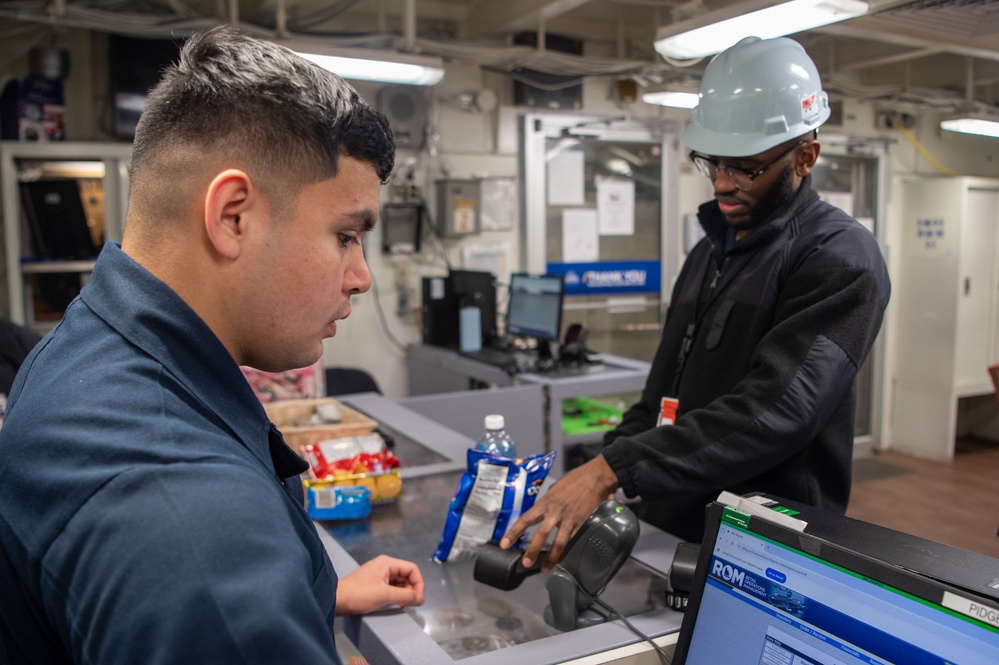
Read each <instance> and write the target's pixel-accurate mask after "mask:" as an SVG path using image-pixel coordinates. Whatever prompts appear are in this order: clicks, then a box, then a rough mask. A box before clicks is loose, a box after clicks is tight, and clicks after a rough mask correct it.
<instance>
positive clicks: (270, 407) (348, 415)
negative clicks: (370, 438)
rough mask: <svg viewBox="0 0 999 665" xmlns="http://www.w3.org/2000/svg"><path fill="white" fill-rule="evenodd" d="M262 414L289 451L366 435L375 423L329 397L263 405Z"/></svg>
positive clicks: (371, 430) (372, 429)
mask: <svg viewBox="0 0 999 665" xmlns="http://www.w3.org/2000/svg"><path fill="white" fill-rule="evenodd" d="M264 411H266V412H267V417H268V418H270V420H271V422H273V423H274V424H275V425H276V426H277V428H278V429H279V430H281V434H282V435H283V436H284V441H285V443H287V444H288V445H289V446H291V448H292V449H295V450H297V449H299V448H301V447H302V446H304V445H306V444H309V443H318V442H319V441H325V440H328V439H338V438H342V437H348V436H359V435H364V434H370V433H371V432H373V431H374V430H375V428H376V427H378V423H377V422H375V421H374V420H372V419H371V418H368V417H367V416H365V415H364V414H363V413H360V412H358V411H355V410H354V409H351V408H350V407H349V406H347V405H345V404H342V403H340V402H338V401H337V400H335V399H333V398H331V397H324V398H319V399H290V400H282V401H278V402H272V403H269V404H264Z"/></svg>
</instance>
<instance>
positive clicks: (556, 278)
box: [506, 273, 563, 341]
mask: <svg viewBox="0 0 999 665" xmlns="http://www.w3.org/2000/svg"><path fill="white" fill-rule="evenodd" d="M562 297H563V285H562V276H561V275H527V274H523V273H516V274H514V275H511V276H510V299H509V301H508V303H507V317H506V332H507V333H508V334H510V335H518V336H521V337H533V338H536V339H540V340H548V341H557V340H558V338H559V332H560V326H561V324H562Z"/></svg>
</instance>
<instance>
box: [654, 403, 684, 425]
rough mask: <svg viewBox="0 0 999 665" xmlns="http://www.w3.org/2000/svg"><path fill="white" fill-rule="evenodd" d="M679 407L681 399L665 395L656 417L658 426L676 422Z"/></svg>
mask: <svg viewBox="0 0 999 665" xmlns="http://www.w3.org/2000/svg"><path fill="white" fill-rule="evenodd" d="M678 408H680V400H678V399H676V398H675V397H663V398H662V399H661V400H660V401H659V416H658V417H657V418H656V427H662V426H664V425H673V424H675V423H676V410H677V409H678Z"/></svg>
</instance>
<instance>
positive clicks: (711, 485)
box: [504, 37, 890, 567]
mask: <svg viewBox="0 0 999 665" xmlns="http://www.w3.org/2000/svg"><path fill="white" fill-rule="evenodd" d="M829 114H830V110H829V99H828V97H827V95H826V93H825V92H824V91H823V90H822V86H821V82H820V80H819V75H818V71H817V70H816V68H815V65H814V63H812V61H811V59H809V57H808V55H807V54H806V53H805V50H804V49H803V48H802V47H801V46H800V45H799V44H798V43H797V42H794V41H792V40H790V39H786V38H778V39H771V40H761V39H758V38H756V37H749V38H746V39H744V40H742V41H741V42H739V43H738V44H736V45H735V46H733V47H731V48H729V49H728V50H727V51H725V52H723V53H721V54H719V55H718V56H716V57H715V58H714V59H713V60H712V61H711V63H710V64H709V65H708V67H707V69H706V70H705V72H704V77H703V79H702V81H701V90H700V98H699V105H698V106H697V108H695V109H694V111H693V116H692V120H691V123H690V125H689V126H688V127H687V130H686V131H685V133H684V135H683V141H684V144H685V145H686V147H687V148H688V149H689V150H690V159H691V161H692V162H693V163H694V165H695V166H696V168H697V170H698V171H699V172H700V173H701V174H703V175H704V176H706V177H707V178H709V179H710V180H711V182H712V184H713V187H714V193H715V198H714V199H713V200H711V201H709V202H707V203H705V204H703V205H702V206H701V207H700V210H699V211H698V217H699V219H700V223H701V225H702V226H703V227H704V231H705V233H706V237H705V238H704V239H703V240H702V241H701V242H700V243H698V244H697V246H696V247H694V249H693V250H692V251H691V253H690V255H689V257H688V258H687V261H686V263H685V264H684V266H683V269H682V270H681V272H680V275H679V278H678V280H677V282H676V286H675V288H674V289H673V293H672V298H671V300H670V308H669V313H668V315H667V318H666V323H665V326H664V330H663V336H662V341H661V342H660V345H659V349H658V351H657V353H656V356H655V359H654V361H653V363H652V369H651V371H650V373H649V378H648V380H647V382H646V385H645V390H644V391H643V393H642V398H641V400H640V401H639V402H638V403H637V404H635V405H634V406H633V407H631V409H630V410H629V411H628V412H627V413H626V414H625V416H624V418H623V421H622V422H621V424H620V425H619V426H618V427H617V428H616V429H615V430H613V431H612V432H609V433H608V434H607V436H606V437H605V439H604V443H605V447H604V449H603V451H602V453H601V454H600V455H599V456H597V457H596V458H595V459H593V460H591V461H589V462H587V463H586V464H584V465H582V466H581V467H578V468H577V469H574V470H572V471H571V472H569V473H568V474H566V476H565V477H563V478H562V479H561V480H559V481H558V482H557V483H555V484H554V485H553V486H552V487H551V489H549V490H548V491H547V492H546V493H545V494H544V495H542V496H541V497H540V498H539V500H538V502H537V503H536V504H535V506H534V507H533V508H532V509H531V510H529V511H527V512H526V513H525V514H524V515H523V516H522V517H521V519H520V520H519V521H518V522H517V523H516V524H515V525H514V526H513V527H512V528H511V529H510V531H509V532H508V533H507V537H506V538H504V541H506V542H505V543H504V544H508V543H509V542H513V541H515V540H516V538H517V536H519V535H520V534H521V533H522V532H523V531H524V530H525V529H526V528H527V527H529V526H531V525H533V524H539V527H538V529H537V530H536V532H535V535H534V538H533V540H532V541H531V544H530V546H529V547H528V549H527V552H526V553H525V557H524V559H525V561H524V563H525V564H527V563H530V562H531V561H533V560H534V559H536V558H537V556H538V553H539V551H540V548H541V545H542V544H543V543H544V542H545V540H546V539H547V538H548V535H549V534H550V533H551V532H552V531H553V530H555V529H557V530H558V534H557V536H556V538H555V541H554V544H553V547H552V548H551V552H550V554H549V556H548V557H547V560H546V562H545V566H546V567H550V566H552V565H554V564H555V562H557V561H558V560H559V558H560V557H561V555H562V550H563V548H564V545H565V543H566V542H567V541H568V539H569V537H570V536H571V534H572V532H574V531H575V530H576V528H577V527H578V526H579V525H580V524H581V523H582V522H583V520H585V518H586V517H587V516H588V515H589V514H590V512H592V511H593V509H594V508H596V506H597V505H598V504H599V503H600V502H601V501H602V500H603V499H606V498H607V496H608V494H610V493H612V492H614V491H615V490H617V489H618V488H621V489H622V490H623V491H624V494H625V495H626V496H628V497H641V499H642V503H641V505H640V506H638V510H637V512H638V513H639V515H640V516H641V517H642V518H643V519H645V520H646V521H648V522H650V523H652V524H655V525H657V526H659V527H661V528H663V529H665V530H666V531H669V532H671V533H674V534H676V535H678V536H680V537H681V538H684V539H685V540H690V541H699V540H700V539H701V536H702V532H703V517H704V506H705V504H706V503H708V502H709V501H711V500H712V499H714V498H715V497H717V495H718V493H719V491H721V490H729V491H733V492H736V493H740V494H742V493H747V492H753V491H762V492H767V493H770V494H775V495H777V496H781V497H784V498H787V499H793V500H797V501H800V502H803V503H806V504H810V505H815V506H818V507H821V508H825V509H829V510H835V511H840V512H843V511H845V510H846V506H847V501H848V499H849V495H850V469H851V458H852V452H853V427H854V412H855V408H856V393H855V379H856V376H857V370H858V368H859V367H860V366H861V365H862V364H863V362H864V359H865V358H866V357H867V354H868V352H869V351H870V349H871V346H872V344H873V343H874V339H875V337H876V336H877V334H878V330H879V329H880V327H881V321H882V318H883V315H884V310H885V307H886V306H887V304H888V296H889V292H890V284H889V280H888V272H887V269H886V267H885V262H884V259H883V257H882V255H881V251H880V249H879V247H878V243H877V241H876V239H875V238H874V236H873V235H872V234H871V233H870V232H869V231H868V230H867V229H865V228H864V227H863V226H861V225H860V224H859V223H857V221H856V220H854V219H853V218H851V217H850V216H849V215H848V214H846V213H845V212H843V211H842V210H839V209H838V208H835V207H833V206H832V205H830V204H828V203H825V202H823V201H821V200H820V199H819V195H818V193H817V192H816V191H815V190H814V189H813V188H812V185H811V175H810V173H811V170H812V167H813V166H814V165H815V162H816V159H817V158H818V156H819V142H818V140H817V137H818V127H819V126H820V125H821V124H822V123H824V122H825V121H826V120H828V119H829Z"/></svg>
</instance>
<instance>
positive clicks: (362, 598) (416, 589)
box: [336, 554, 423, 616]
mask: <svg viewBox="0 0 999 665" xmlns="http://www.w3.org/2000/svg"><path fill="white" fill-rule="evenodd" d="M422 604H423V575H421V574H420V569H419V568H417V567H416V564H415V563H411V562H409V561H404V560H402V559H394V558H392V557H390V556H386V555H384V554H381V555H379V556H377V557H375V558H374V559H372V560H371V561H368V562H367V563H365V564H364V565H362V566H361V567H359V568H358V569H357V570H355V571H354V572H352V573H351V574H350V575H347V576H346V577H344V578H341V579H340V582H339V584H337V588H336V614H337V616H346V615H348V614H369V613H371V612H375V611H377V610H380V609H383V608H385V607H388V606H389V605H398V606H400V607H408V606H410V605H422Z"/></svg>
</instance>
